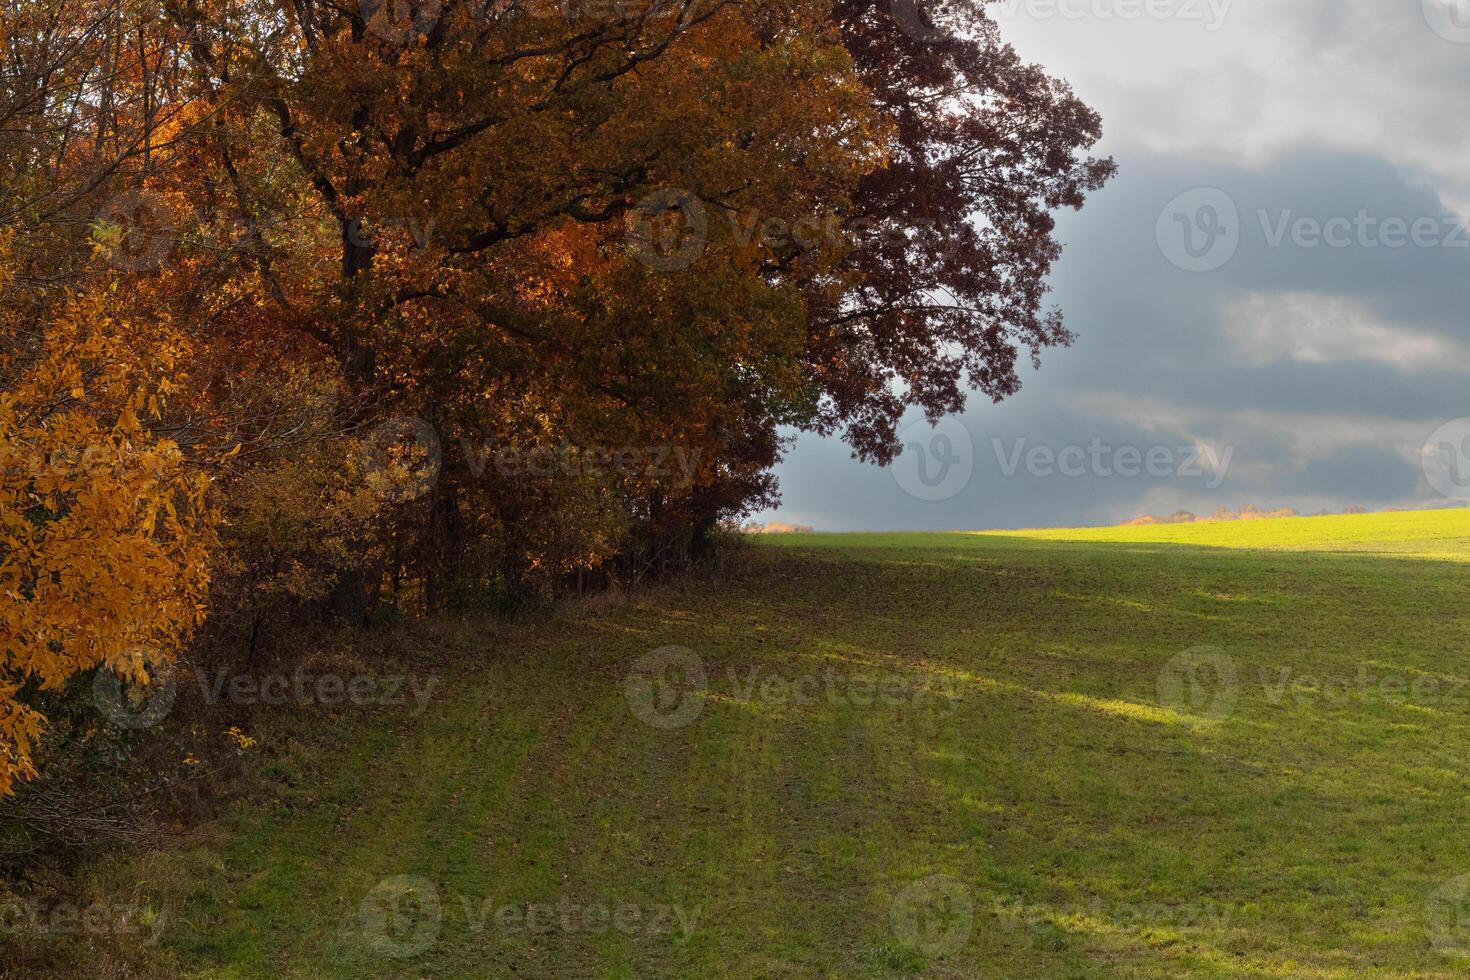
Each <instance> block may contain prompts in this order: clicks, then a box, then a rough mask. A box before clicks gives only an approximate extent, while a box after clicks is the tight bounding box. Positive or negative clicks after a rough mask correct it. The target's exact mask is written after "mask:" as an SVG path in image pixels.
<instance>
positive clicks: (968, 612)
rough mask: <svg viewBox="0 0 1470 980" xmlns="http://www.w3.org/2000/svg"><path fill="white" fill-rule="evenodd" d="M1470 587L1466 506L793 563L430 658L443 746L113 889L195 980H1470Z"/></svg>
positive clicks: (347, 743)
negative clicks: (132, 902)
mask: <svg viewBox="0 0 1470 980" xmlns="http://www.w3.org/2000/svg"><path fill="white" fill-rule="evenodd" d="M1467 558H1470V511H1441V512H1426V513H1406V514H1390V515H1372V516H1363V517H1340V518H1310V519H1291V520H1284V521H1262V522H1252V523H1229V524H1200V525H1191V526H1177V527H1176V526H1166V527H1144V528H1117V529H1104V530H1089V531H1044V532H1014V533H1006V534H914V535H896V534H895V535H831V536H828V535H817V536H808V535H800V536H789V537H772V538H768V539H764V540H761V541H760V542H758V543H755V544H753V545H752V546H751V547H750V554H749V555H748V556H747V558H746V560H744V561H743V562H741V563H740V565H739V567H738V570H736V571H734V572H732V573H729V574H728V575H726V576H723V577H721V578H719V579H716V580H712V581H710V580H702V581H690V582H686V583H682V584H679V585H677V586H671V587H661V588H658V589H655V590H651V591H646V592H640V593H636V594H634V595H633V596H631V597H627V598H624V599H606V600H603V601H600V602H597V603H589V604H586V605H582V606H576V607H572V608H568V609H566V610H564V611H562V612H559V613H557V614H556V615H555V616H554V617H553V618H551V619H549V620H547V619H544V618H543V619H540V620H537V621H527V622H518V623H505V622H500V623H496V622H490V623H483V624H482V623H438V624H433V625H432V627H425V628H422V629H419V630H418V631H417V632H414V633H412V634H411V635H412V636H413V637H415V640H414V644H415V645H416V646H417V647H418V652H416V653H415V654H414V655H413V656H414V657H415V660H414V662H413V664H412V665H411V669H412V670H415V671H419V672H433V673H435V674H437V675H438V676H440V677H441V678H442V681H443V683H442V684H441V685H440V687H439V688H438V689H437V693H436V694H435V696H434V697H433V699H432V700H431V701H430V703H429V706H428V709H427V711H425V712H424V713H423V714H422V715H420V716H418V717H411V716H410V715H409V713H407V712H403V713H398V714H395V713H393V712H391V711H383V712H377V713H374V714H372V715H368V716H364V717H362V718H361V719H358V720H356V721H353V722H351V723H350V724H349V725H347V726H346V727H342V728H339V729H334V730H333V731H332V732H331V733H329V734H327V735H324V737H327V738H331V739H332V740H333V747H332V748H331V749H330V750H329V751H328V752H327V753H326V755H325V756H324V757H322V758H316V757H314V756H310V757H311V758H312V761H311V762H310V763H307V762H305V761H303V758H306V757H308V754H307V753H301V754H300V756H301V757H300V758H298V757H296V756H292V755H291V753H290V751H289V746H286V747H283V746H279V745H273V744H271V743H270V739H269V737H268V733H264V732H263V733H261V734H262V738H263V741H264V742H265V745H264V748H263V751H266V752H267V753H268V754H269V755H271V756H272V757H273V758H274V757H276V756H280V759H279V761H276V762H272V763H269V764H268V765H267V769H268V770H271V769H274V770H275V774H274V776H273V778H274V779H276V781H277V783H278V785H279V788H278V792H277V798H276V799H275V800H274V801H272V802H271V803H270V804H269V805H261V806H252V807H248V808H245V809H242V810H240V811H239V812H237V813H235V814H234V815H233V816H232V817H231V818H230V819H229V820H228V821H227V822H226V824H225V825H224V826H223V827H222V828H220V829H219V830H218V831H217V832H216V833H214V834H213V835H211V836H209V837H208V838H207V839H205V840H204V841H202V842H196V843H194V844H192V845H190V846H182V847H176V848H173V849H170V850H168V851H166V852H161V853H157V854H151V855H146V856H144V857H142V858H135V859H132V860H130V861H129V862H128V863H126V864H124V865H122V866H120V867H119V868H118V869H115V871H114V872H113V873H114V874H115V875H117V876H118V877H119V880H126V881H128V882H129V884H130V887H133V888H135V889H138V888H142V889H143V890H146V891H148V892H149V894H150V895H152V896H155V897H156V898H157V899H158V900H159V901H161V902H163V903H165V904H166V905H167V907H168V909H169V910H170V911H169V918H168V922H167V928H166V929H165V930H164V931H163V933H162V939H161V942H160V945H159V947H158V949H157V950H156V952H155V957H156V959H155V963H156V964H165V963H166V964H168V965H169V968H170V969H176V970H177V971H178V972H181V973H183V974H186V975H197V976H206V977H275V976H293V977H343V978H357V977H369V976H370V977H512V976H515V977H732V978H734V977H738V978H760V977H895V976H912V975H922V976H934V977H957V978H958V977H964V978H971V977H996V978H1061V977H1066V978H1088V977H1097V978H1103V977H1158V978H1164V977H1181V976H1188V977H1241V976H1261V977H1343V978H1347V977H1404V978H1408V977H1462V976H1465V975H1466V974H1467V972H1470V899H1467V895H1466V892H1467V886H1470V878H1467V877H1465V876H1470V832H1467V831H1470V684H1467V678H1470V576H1467V570H1466V569H1465V568H1464V567H1463V564H1462V563H1463V562H1464V561H1465V560H1466V559H1467ZM669 647H675V648H683V649H682V651H680V650H677V649H676V650H667V649H665V648H669ZM654 651H660V652H659V653H658V654H657V656H656V657H655V658H654V659H653V660H649V659H648V657H649V655H650V653H651V652H654ZM661 665H666V666H668V667H669V668H670V669H669V670H667V671H664V672H663V673H662V674H658V675H657V676H661V677H662V678H663V680H662V681H659V680H657V679H656V677H655V679H653V680H650V679H649V678H650V677H654V674H655V672H656V671H655V669H656V668H658V667H660V666H661ZM701 670H702V672H703V683H702V684H701V683H700V677H699V672H700V671H701ZM650 721H651V722H652V723H650ZM308 766H309V768H308ZM129 876H131V877H129ZM394 910H396V914H395V912H394ZM160 968H161V967H160Z"/></svg>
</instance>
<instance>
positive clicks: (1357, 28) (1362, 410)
mask: <svg viewBox="0 0 1470 980" xmlns="http://www.w3.org/2000/svg"><path fill="white" fill-rule="evenodd" d="M1456 5H1458V6H1456ZM991 9H992V11H993V16H994V17H995V18H996V19H997V20H999V21H1001V23H1002V25H1003V30H1004V31H1005V32H1006V33H1007V35H1008V36H1009V38H1010V40H1011V41H1012V43H1014V44H1015V45H1016V47H1017V49H1018V50H1019V51H1020V52H1021V53H1022V54H1023V55H1024V56H1025V57H1027V58H1029V59H1030V60H1033V61H1037V62H1040V63H1041V64H1043V65H1045V66H1047V67H1048V68H1049V69H1050V70H1052V72H1053V73H1055V74H1058V75H1060V76H1062V77H1063V78H1066V79H1067V80H1069V81H1070V82H1071V83H1072V84H1073V86H1074V87H1075V88H1076V90H1077V91H1078V93H1079V94H1080V95H1081V96H1082V97H1083V98H1084V99H1085V100H1087V101H1088V102H1089V103H1090V104H1091V105H1093V106H1094V107H1096V108H1097V109H1098V110H1099V111H1100V112H1101V113H1102V115H1103V120H1104V125H1105V129H1106V133H1107V135H1106V137H1105V140H1104V144H1103V147H1102V149H1103V151H1104V152H1106V153H1108V154H1111V155H1113V156H1114V157H1115V158H1116V159H1117V161H1118V164H1119V166H1120V173H1119V175H1118V177H1117V178H1115V179H1114V181H1113V182H1112V183H1110V184H1109V185H1108V187H1107V188H1106V189H1105V190H1104V191H1102V192H1101V193H1099V194H1097V195H1095V196H1094V197H1093V198H1092V199H1091V200H1090V201H1089V203H1088V205H1087V207H1086V208H1085V209H1084V210H1083V211H1082V212H1081V213H1078V214H1073V213H1071V212H1067V213H1065V214H1064V215H1062V216H1061V224H1060V231H1061V236H1062V239H1063V241H1064V242H1065V243H1066V254H1065V256H1064V258H1063V260H1062V262H1061V264H1060V266H1059V267H1058V269H1057V270H1056V273H1055V275H1054V276H1053V285H1054V299H1055V300H1056V302H1057V303H1059V304H1060V305H1061V306H1062V308H1063V310H1064V311H1065V313H1066V316H1067V320H1068V324H1069V325H1070V326H1071V328H1072V329H1073V330H1074V331H1075V332H1076V333H1077V334H1078V337H1079V340H1078V342H1077V343H1076V344H1075V345H1074V346H1073V347H1072V348H1070V349H1068V350H1062V351H1052V352H1049V353H1048V354H1047V356H1046V357H1045V359H1044V362H1043V365H1042V369H1041V370H1040V371H1039V372H1035V373H1033V372H1030V370H1029V368H1027V369H1026V372H1025V373H1024V374H1023V382H1024V384H1025V388H1024V390H1023V391H1022V392H1021V394H1020V395H1018V396H1017V397H1015V398H1013V399H1011V400H1009V401H1007V402H1005V403H1003V404H1001V405H998V406H995V405H990V404H989V403H988V402H985V401H984V400H983V399H982V400H979V401H972V403H971V406H970V409H969V411H968V412H967V413H966V414H965V415H964V416H963V418H961V419H958V420H954V421H951V422H948V423H946V424H945V425H943V426H942V427H941V428H940V429H939V430H938V431H937V432H936V431H933V430H930V429H929V428H928V427H927V426H925V425H923V424H922V423H919V424H918V425H917V426H916V427H913V428H911V429H909V430H907V435H906V439H905V442H906V444H908V445H910V446H911V447H912V448H911V449H909V450H908V451H906V452H905V453H904V455H903V457H902V458H901V459H900V460H899V461H898V463H896V464H895V466H894V467H893V468H892V469H891V470H883V469H879V468H876V467H872V466H867V465H864V464H859V463H857V462H855V461H853V460H851V459H850V458H849V453H848V450H847V449H846V448H845V447H844V446H843V444H842V443H841V442H840V440H837V439H831V440H823V439H817V438H802V439H801V440H800V441H799V442H798V443H797V446H796V448H795V450H794V451H793V452H792V453H791V455H790V457H789V458H788V459H787V461H786V462H785V463H784V464H783V465H782V466H781V467H780V468H779V470H778V476H779V477H780V480H781V485H782V488H783V498H784V500H783V504H782V506H781V507H780V509H779V510H777V511H775V512H773V513H768V514H763V515H759V518H758V519H761V520H770V519H776V520H783V521H790V522H794V523H799V524H810V525H813V526H815V527H817V528H818V529H829V530H855V529H943V528H1000V527H1039V526H1054V525H1075V524H1103V523H1114V522H1116V521H1119V520H1124V519H1127V518H1130V517H1135V516H1138V515H1140V514H1162V513H1169V512H1172V511H1174V510H1177V509H1181V508H1183V509H1188V510H1191V511H1194V512H1196V513H1206V514H1207V513H1209V512H1211V511H1214V510H1216V509H1217V508H1219V507H1239V506H1241V505H1244V504H1256V505H1259V506H1263V507H1268V508H1276V507H1294V508H1296V509H1297V510H1299V511H1302V512H1303V513H1307V512H1312V511H1317V510H1319V509H1331V510H1341V509H1343V508H1345V507H1349V506H1362V507H1367V508H1368V509H1370V510H1371V509H1377V508H1383V507H1391V506H1422V505H1425V504H1429V503H1431V502H1435V501H1439V502H1444V501H1445V500H1446V498H1447V495H1455V494H1456V492H1457V490H1459V493H1460V495H1463V496H1470V486H1467V487H1466V488H1465V489H1463V490H1460V484H1459V482H1458V481H1459V478H1460V477H1461V476H1462V475H1463V476H1464V477H1465V478H1466V480H1467V481H1470V438H1467V437H1470V421H1467V422H1464V423H1463V425H1456V424H1455V422H1454V420H1456V419H1461V418H1462V417H1465V416H1470V232H1467V230H1466V223H1465V219H1464V218H1463V217H1462V216H1464V215H1470V168H1467V166H1466V163H1467V161H1470V122H1467V118H1470V116H1467V111H1466V98H1467V96H1470V0H1285V2H1283V0H998V2H996V3H995V5H994V6H993V7H992V8H991ZM915 421H917V419H916V420H915ZM1442 427H1444V428H1442ZM1462 429H1463V431H1461V430H1462ZM1431 437H1432V438H1431ZM1426 445H1428V446H1429V447H1430V450H1431V451H1430V452H1429V453H1428V459H1427V465H1426ZM1435 447H1439V448H1438V449H1435ZM1450 447H1459V448H1456V449H1455V450H1454V451H1453V452H1451V448H1450ZM1460 464H1463V470H1461V469H1460Z"/></svg>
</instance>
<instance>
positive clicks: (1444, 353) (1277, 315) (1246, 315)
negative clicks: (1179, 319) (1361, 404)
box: [1223, 292, 1470, 371]
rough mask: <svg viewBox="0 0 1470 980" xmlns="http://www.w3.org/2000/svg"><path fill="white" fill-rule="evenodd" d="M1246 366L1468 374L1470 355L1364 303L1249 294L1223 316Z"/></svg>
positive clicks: (1229, 306)
mask: <svg viewBox="0 0 1470 980" xmlns="http://www.w3.org/2000/svg"><path fill="white" fill-rule="evenodd" d="M1223 325H1224V331H1225V335H1226V337H1227V338H1228V339H1229V340H1230V341H1231V342H1233V343H1234V344H1235V346H1236V349H1237V352H1238V353H1239V354H1240V356H1241V359H1242V361H1243V362H1244V363H1246V364H1248V365H1250V366H1252V367H1259V366H1261V365H1264V364H1271V363H1275V362H1280V361H1295V362H1300V363H1308V364H1327V363H1332V362H1340V361H1355V360H1356V361H1361V360H1367V361H1374V362H1377V363H1380V364H1386V365H1389V366H1390V367H1393V368H1396V369H1398V370H1400V371H1430V370H1439V371H1444V370H1470V349H1467V348H1466V347H1465V346H1463V345H1461V344H1457V343H1455V342H1454V341H1452V340H1449V339H1447V338H1445V337H1441V336H1436V335H1433V334H1428V333H1423V332H1419V331H1414V330H1410V329H1406V328H1404V327H1400V326H1396V325H1394V324H1390V323H1385V322H1383V321H1382V319H1380V318H1379V317H1378V316H1377V315H1375V314H1374V313H1373V311H1372V310H1370V309H1369V308H1368V307H1367V306H1366V305H1365V304H1363V303H1362V302H1360V301H1358V300H1355V299H1352V298H1348V297H1343V296H1328V295H1320V294H1314V293H1294V292H1293V293H1270V294H1268V293H1250V294H1247V295H1245V296H1243V297H1240V298H1238V299H1235V300H1232V301H1230V302H1229V303H1228V304H1227V305H1226V307H1225V310H1224V316H1223Z"/></svg>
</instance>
